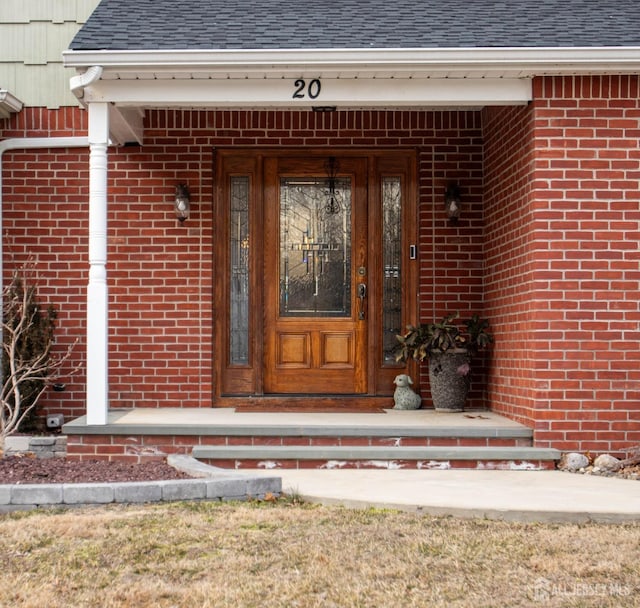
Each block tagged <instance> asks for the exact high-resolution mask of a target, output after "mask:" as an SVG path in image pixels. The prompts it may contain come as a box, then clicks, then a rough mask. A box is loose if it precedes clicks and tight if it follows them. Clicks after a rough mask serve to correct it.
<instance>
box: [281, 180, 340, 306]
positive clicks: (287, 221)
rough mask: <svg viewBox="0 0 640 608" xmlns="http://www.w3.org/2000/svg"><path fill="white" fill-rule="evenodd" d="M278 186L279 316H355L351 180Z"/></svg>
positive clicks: (290, 182) (302, 181)
mask: <svg viewBox="0 0 640 608" xmlns="http://www.w3.org/2000/svg"><path fill="white" fill-rule="evenodd" d="M332 186H333V188H332V192H331V193H329V191H328V189H327V180H326V179H323V178H282V179H281V181H280V315H281V316H283V317H305V316H307V317H309V316H314V317H350V316H351V280H350V277H351V180H349V179H335V182H334V183H332Z"/></svg>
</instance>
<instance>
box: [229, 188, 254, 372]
mask: <svg viewBox="0 0 640 608" xmlns="http://www.w3.org/2000/svg"><path fill="white" fill-rule="evenodd" d="M230 193H231V201H230V202H231V211H230V222H229V224H230V239H229V247H230V252H229V253H230V255H229V259H230V268H229V272H230V273H231V284H230V289H229V293H230V298H231V301H230V304H231V315H230V332H229V340H230V344H229V353H230V363H231V364H232V365H233V364H235V365H246V364H248V363H249V178H248V177H232V178H231V183H230Z"/></svg>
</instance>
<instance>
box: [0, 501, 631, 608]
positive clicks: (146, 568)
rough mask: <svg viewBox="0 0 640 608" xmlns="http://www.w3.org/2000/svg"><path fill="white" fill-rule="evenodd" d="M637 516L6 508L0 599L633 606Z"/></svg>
mask: <svg viewBox="0 0 640 608" xmlns="http://www.w3.org/2000/svg"><path fill="white" fill-rule="evenodd" d="M639 564H640V525H637V524H625V525H595V524H590V525H541V524H518V523H506V522H495V521H484V520H458V519H453V518H433V517H427V516H422V515H416V514H411V513H399V512H392V511H380V510H349V509H342V508H328V507H319V506H310V505H299V504H291V503H283V502H279V503H275V504H264V503H263V504H230V503H176V504H172V505H149V506H131V507H107V508H95V509H85V510H74V511H66V512H56V513H53V512H43V511H40V512H30V513H21V514H12V515H4V516H0V606H3V607H4V606H6V607H9V606H11V607H31V606H33V607H38V608H41V607H42V606H46V607H47V608H59V607H60V608H61V607H64V608H68V607H74V608H76V607H84V606H87V607H89V606H90V607H92V608H94V607H97V606H99V607H116V606H118V607H124V606H127V607H129V606H136V607H146V606H153V607H182V606H185V607H186V606H189V607H196V608H200V607H202V608H204V607H214V606H220V607H222V606H225V607H226V606H229V607H234V608H235V607H249V606H270V607H271V606H276V607H287V608H290V607H295V606H299V607H305V608H306V607H315V606H317V607H323V608H325V607H331V606H339V607H341V608H342V607H369V606H376V607H384V608H387V607H392V608H395V607H400V608H403V607H410V606H429V607H438V606H447V607H459V606H465V607H466V606H469V607H472V606H473V607H474V608H475V607H485V606H508V607H517V606H544V607H547V606H597V607H599V608H600V607H606V606H612V607H613V606H615V607H622V606H640V581H639V579H638V573H639Z"/></svg>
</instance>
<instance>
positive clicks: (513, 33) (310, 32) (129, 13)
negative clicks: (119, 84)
mask: <svg viewBox="0 0 640 608" xmlns="http://www.w3.org/2000/svg"><path fill="white" fill-rule="evenodd" d="M576 46H586V47H595V46H640V0H502V1H491V0H316V1H315V2H312V1H308V0H231V1H229V0H135V1H134V0H102V2H101V3H100V4H99V6H98V7H97V8H96V10H95V11H94V13H93V14H92V15H91V17H90V18H89V20H88V21H87V23H86V24H85V25H84V26H83V27H82V28H81V30H80V31H79V32H78V34H77V35H76V37H75V38H74V39H73V41H72V43H71V45H70V48H71V49H73V50H78V51H81V50H100V49H105V50H169V49H176V50H178V49H179V50H186V49H198V50H213V49H295V48H299V49H327V48H336V49H345V48H352V49H356V48H380V49H384V48H433V47H440V48H446V47H448V48H451V47H454V48H455V47H576Z"/></svg>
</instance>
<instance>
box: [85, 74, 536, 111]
mask: <svg viewBox="0 0 640 608" xmlns="http://www.w3.org/2000/svg"><path fill="white" fill-rule="evenodd" d="M531 99H532V85H531V80H530V79H519V78H482V79H481V78H476V79H472V78H466V79H435V78H411V79H408V78H407V79H394V78H375V79H374V78H364V79H362V78H361V79H343V78H340V79H337V78H333V79H332V78H321V79H314V80H301V79H297V78H293V77H292V78H278V79H275V78H273V79H268V78H267V79H265V78H261V79H239V78H238V79H224V80H223V79H207V80H183V79H176V80H164V79H163V80H101V81H98V82H96V83H94V84H92V85H90V86H88V87H87V88H86V89H85V92H84V98H83V101H84V102H85V103H92V102H108V103H112V104H115V105H116V106H119V107H122V106H140V107H146V108H150V107H168V106H174V107H203V108H207V107H209V108H214V107H216V108H220V107H289V108H295V107H301V108H304V107H313V106H336V107H342V108H344V107H353V106H358V107H425V106H431V107H443V106H446V107H451V106H464V107H477V106H482V105H524V104H527V103H528V102H529V101H531Z"/></svg>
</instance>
